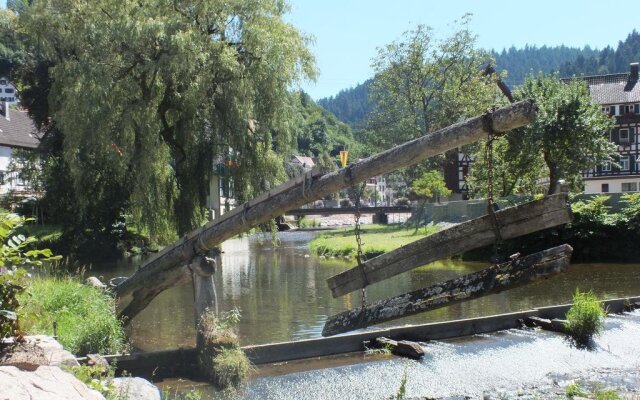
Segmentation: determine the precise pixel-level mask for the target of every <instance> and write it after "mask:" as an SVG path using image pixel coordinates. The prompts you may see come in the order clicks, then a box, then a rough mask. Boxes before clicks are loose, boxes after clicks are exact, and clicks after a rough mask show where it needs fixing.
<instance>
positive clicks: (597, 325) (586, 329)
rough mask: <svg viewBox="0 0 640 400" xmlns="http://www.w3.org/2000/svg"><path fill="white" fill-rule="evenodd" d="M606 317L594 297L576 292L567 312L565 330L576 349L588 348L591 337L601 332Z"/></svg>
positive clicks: (590, 294)
mask: <svg viewBox="0 0 640 400" xmlns="http://www.w3.org/2000/svg"><path fill="white" fill-rule="evenodd" d="M606 315H607V313H606V311H605V310H604V308H602V305H601V304H600V301H599V300H598V298H597V297H596V295H594V294H593V293H591V292H584V293H581V292H580V291H578V290H576V292H575V294H574V295H573V305H572V306H571V308H570V309H569V311H568V312H567V322H566V328H567V331H568V332H569V334H570V335H571V338H572V339H573V340H574V342H575V344H576V345H577V346H578V347H588V346H589V345H590V343H591V341H592V340H593V337H594V336H597V335H599V334H600V332H602V329H603V327H604V317H605V316H606Z"/></svg>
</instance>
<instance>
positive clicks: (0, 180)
mask: <svg viewBox="0 0 640 400" xmlns="http://www.w3.org/2000/svg"><path fill="white" fill-rule="evenodd" d="M39 144H40V139H39V136H38V131H37V129H36V127H35V125H34V124H33V121H32V120H31V118H29V116H28V115H27V112H26V111H23V110H19V109H15V108H11V107H10V106H9V103H8V102H5V103H2V104H1V105H0V195H4V194H7V193H9V192H14V193H22V194H28V193H31V192H32V190H31V185H30V183H29V182H26V181H25V180H23V179H22V174H21V173H20V171H19V170H16V169H15V168H14V169H13V170H11V168H10V166H11V164H12V161H13V165H14V166H17V167H18V169H19V166H20V164H21V160H19V159H16V158H15V153H16V150H18V149H22V150H30V151H33V150H34V149H36V148H37V147H38V145H39Z"/></svg>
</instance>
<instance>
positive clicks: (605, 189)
mask: <svg viewBox="0 0 640 400" xmlns="http://www.w3.org/2000/svg"><path fill="white" fill-rule="evenodd" d="M602 193H609V184H608V183H603V184H602Z"/></svg>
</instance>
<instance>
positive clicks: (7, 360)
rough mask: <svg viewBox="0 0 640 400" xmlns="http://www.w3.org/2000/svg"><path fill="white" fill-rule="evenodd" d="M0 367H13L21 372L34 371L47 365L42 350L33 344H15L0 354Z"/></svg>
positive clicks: (47, 362) (47, 361)
mask: <svg viewBox="0 0 640 400" xmlns="http://www.w3.org/2000/svg"><path fill="white" fill-rule="evenodd" d="M0 365H7V366H13V367H16V368H18V369H21V370H23V371H35V370H36V369H38V367H39V366H41V365H49V360H48V359H47V357H46V356H45V353H44V350H43V349H42V348H40V347H38V346H36V345H35V344H33V343H15V344H13V345H11V346H8V347H7V348H5V349H4V350H3V351H2V352H0Z"/></svg>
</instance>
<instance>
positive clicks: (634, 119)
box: [581, 63, 640, 194]
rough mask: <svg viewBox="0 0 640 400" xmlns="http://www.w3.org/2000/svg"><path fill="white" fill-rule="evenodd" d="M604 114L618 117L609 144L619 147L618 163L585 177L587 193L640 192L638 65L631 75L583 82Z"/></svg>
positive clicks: (612, 75) (587, 173) (593, 77)
mask: <svg viewBox="0 0 640 400" xmlns="http://www.w3.org/2000/svg"><path fill="white" fill-rule="evenodd" d="M581 79H583V80H585V81H586V82H587V84H588V85H589V93H590V94H591V98H592V99H593V100H594V101H595V102H597V103H600V104H601V105H602V111H603V112H605V113H607V114H609V115H611V116H613V117H615V119H616V125H615V127H614V128H613V130H612V131H611V132H609V140H610V141H611V142H613V143H615V144H616V145H617V147H618V154H617V159H616V160H614V161H615V163H610V162H605V163H603V164H602V165H597V166H595V167H594V168H592V169H591V170H589V171H586V172H585V173H584V186H585V190H584V192H585V193H587V194H592V193H622V192H637V191H640V83H639V82H638V63H631V64H630V65H629V72H625V73H621V74H609V75H596V76H587V77H584V78H581Z"/></svg>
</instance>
